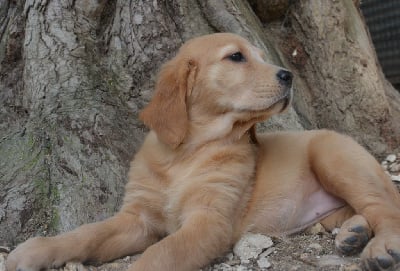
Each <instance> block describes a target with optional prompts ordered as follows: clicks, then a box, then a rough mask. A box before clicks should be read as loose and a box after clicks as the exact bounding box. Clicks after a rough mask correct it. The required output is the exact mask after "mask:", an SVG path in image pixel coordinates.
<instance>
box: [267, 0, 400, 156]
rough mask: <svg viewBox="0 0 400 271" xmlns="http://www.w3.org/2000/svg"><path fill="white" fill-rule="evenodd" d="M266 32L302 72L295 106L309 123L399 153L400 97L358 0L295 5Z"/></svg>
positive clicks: (375, 149)
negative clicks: (378, 55)
mask: <svg viewBox="0 0 400 271" xmlns="http://www.w3.org/2000/svg"><path fill="white" fill-rule="evenodd" d="M265 30H266V33H268V34H269V36H270V37H271V40H274V41H275V43H274V44H275V46H276V47H277V48H280V50H278V52H279V53H280V55H281V56H282V59H283V61H284V63H285V65H286V66H287V67H289V68H290V69H291V70H293V71H294V72H295V73H296V74H297V77H296V84H295V85H296V90H297V91H296V96H295V97H296V98H295V108H296V112H297V113H298V114H299V115H300V116H301V117H302V123H303V124H304V125H306V126H307V127H312V128H330V129H335V130H339V131H342V132H344V133H347V134H350V135H352V136H353V137H355V138H356V139H357V140H358V141H359V142H360V143H361V144H362V145H364V146H365V147H367V148H368V149H369V150H370V151H371V152H373V153H374V154H376V155H382V154H384V153H385V152H388V151H390V150H393V149H396V148H397V149H398V147H399V144H400V114H399V111H398V108H400V98H399V97H400V95H399V93H398V92H397V91H396V90H395V89H394V88H393V87H392V86H391V85H390V84H388V82H387V81H386V80H385V78H384V76H383V74H382V71H381V68H380V65H379V63H378V61H377V58H376V54H375V51H374V49H373V45H372V42H371V39H370V37H369V35H368V31H367V30H366V29H365V24H364V21H363V19H362V17H361V16H360V13H359V10H358V8H357V6H356V5H355V4H354V3H353V2H352V1H349V0H338V1H328V2H326V3H325V2H324V3H322V2H320V1H313V0H311V1H294V2H293V3H292V5H291V7H290V10H289V13H288V15H287V17H286V18H285V20H284V22H278V23H275V24H271V25H266V26H265Z"/></svg>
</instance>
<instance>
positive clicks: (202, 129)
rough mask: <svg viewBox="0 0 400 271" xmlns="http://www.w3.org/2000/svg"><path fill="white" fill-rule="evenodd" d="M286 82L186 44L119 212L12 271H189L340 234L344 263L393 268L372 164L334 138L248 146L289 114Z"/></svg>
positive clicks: (397, 226)
mask: <svg viewBox="0 0 400 271" xmlns="http://www.w3.org/2000/svg"><path fill="white" fill-rule="evenodd" d="M291 86H292V74H291V73H290V72H289V71H287V70H284V69H282V68H279V67H276V66H272V65H269V64H267V63H265V62H264V60H263V56H262V52H261V51H260V50H259V49H257V48H256V47H254V46H252V45H251V44H250V43H249V42H248V41H246V40H245V39H243V38H241V37H239V36H236V35H233V34H227V33H224V34H223V33H221V34H213V35H208V36H203V37H199V38H195V39H192V40H190V41H188V42H187V43H185V44H184V45H183V46H182V48H181V49H180V51H179V53H178V54H177V56H176V57H175V58H173V59H172V60H170V61H169V62H167V63H166V64H165V65H164V66H163V67H162V70H161V72H160V75H159V77H158V82H157V84H156V89H155V93H154V96H153V98H152V100H151V102H150V103H149V105H148V106H147V107H146V108H145V109H144V110H143V112H142V113H141V115H140V118H141V119H142V120H143V121H144V123H145V124H146V125H147V126H148V127H149V128H150V129H151V131H150V132H149V134H148V135H147V137H146V139H145V141H144V143H143V146H142V148H141V149H140V150H139V152H138V153H137V154H136V156H135V158H134V160H133V161H132V163H131V168H130V172H129V177H128V178H129V180H128V183H127V185H126V194H125V199H124V203H123V206H122V207H121V210H120V211H119V212H118V213H117V214H116V215H115V216H113V217H111V218H109V219H107V220H105V221H102V222H98V223H93V224H88V225H84V226H81V227H79V228H77V229H76V230H74V231H72V232H67V233H64V234H61V235H58V236H55V237H38V238H33V239H30V240H28V241H26V242H25V243H23V244H21V245H19V246H18V247H17V248H16V249H15V250H14V251H13V252H12V253H11V254H10V255H9V257H8V259H7V269H8V271H14V270H19V271H36V270H40V269H42V268H50V267H54V266H60V265H62V264H64V263H65V262H67V261H82V262H86V261H97V262H104V261H110V260H112V259H115V258H118V257H122V256H124V255H132V254H134V253H139V252H143V254H142V255H141V257H140V258H139V259H138V260H137V261H136V262H135V263H134V264H133V265H132V266H131V267H130V269H129V270H131V271H146V270H167V271H169V270H197V269H198V268H201V267H202V266H204V265H206V264H208V263H209V262H210V261H211V260H212V259H214V258H215V257H217V256H219V255H221V254H222V253H224V252H226V251H227V250H229V249H230V248H231V247H232V245H233V244H234V243H235V242H236V241H237V240H238V239H239V238H240V237H241V235H242V234H243V233H245V232H258V233H264V234H273V235H280V234H290V233H294V232H297V231H300V230H302V229H304V228H305V227H307V226H309V225H311V224H313V223H315V222H317V221H321V223H323V224H324V225H325V226H326V227H328V228H333V227H336V226H340V225H342V224H343V226H342V228H341V231H340V233H339V234H338V236H337V239H336V245H337V247H338V249H339V250H340V251H342V252H344V253H347V254H350V253H356V252H359V251H361V250H362V259H363V265H364V268H365V269H369V270H381V269H382V270H383V269H386V268H389V267H390V266H393V265H394V264H396V263H397V262H399V261H400V197H399V194H398V192H397V191H396V189H395V188H394V186H393V184H392V183H391V181H390V179H389V178H388V176H386V175H385V173H384V172H383V171H382V169H381V167H380V165H379V164H378V163H377V162H376V161H375V159H374V158H373V157H372V156H371V155H369V154H368V153H367V151H365V150H364V149H363V148H362V147H360V146H359V145H358V144H357V143H355V142H354V141H353V140H351V139H350V138H348V137H346V136H343V135H340V134H337V133H335V132H331V131H326V130H322V131H308V132H280V133H267V134H264V135H256V134H255V129H254V125H255V124H256V123H257V122H260V121H263V120H265V119H267V118H268V117H270V116H271V115H273V114H277V113H280V112H281V111H283V110H285V108H287V107H288V105H289V103H290V99H291Z"/></svg>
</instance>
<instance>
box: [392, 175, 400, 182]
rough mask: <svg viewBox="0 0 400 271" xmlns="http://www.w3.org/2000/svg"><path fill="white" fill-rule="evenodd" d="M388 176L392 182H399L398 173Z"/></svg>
mask: <svg viewBox="0 0 400 271" xmlns="http://www.w3.org/2000/svg"><path fill="white" fill-rule="evenodd" d="M390 178H391V179H392V181H393V182H400V175H391V176H390Z"/></svg>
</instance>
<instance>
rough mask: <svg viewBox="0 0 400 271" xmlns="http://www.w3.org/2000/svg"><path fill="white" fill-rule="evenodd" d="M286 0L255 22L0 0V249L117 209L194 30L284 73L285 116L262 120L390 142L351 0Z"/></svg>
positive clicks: (232, 9)
mask: <svg viewBox="0 0 400 271" xmlns="http://www.w3.org/2000/svg"><path fill="white" fill-rule="evenodd" d="M292 2H296V4H292V5H291V6H289V11H290V12H288V13H287V14H288V15H287V16H286V17H284V19H283V20H284V21H282V22H278V24H269V25H264V26H263V25H262V24H261V23H260V21H259V19H258V18H257V16H256V15H255V14H254V12H253V11H252V9H251V7H250V5H249V4H248V3H247V1H243V0H224V1H211V0H208V1H196V0H175V1H157V0H154V1H139V0H136V1H135V0H109V1H105V0H88V1H72V0H54V1H46V0H26V1H12V0H0V63H1V66H0V153H1V155H0V188H1V189H0V245H14V244H16V243H17V242H19V241H22V240H23V239H25V238H27V237H28V236H32V235H36V234H53V233H56V232H60V231H66V230H69V229H72V228H74V227H76V226H78V225H80V224H82V223H85V222H90V221H94V220H100V219H102V218H104V217H106V216H109V215H111V214H112V213H113V212H115V211H116V210H117V209H118V207H119V206H120V202H121V199H122V193H123V188H124V184H125V181H126V172H127V169H128V166H129V161H130V160H131V158H132V157H133V155H134V153H135V151H136V150H137V148H138V147H139V146H140V143H141V141H142V138H143V136H144V134H145V132H146V129H145V127H144V126H143V125H142V124H141V123H140V122H139V121H138V120H137V113H138V112H139V110H140V109H141V108H142V107H143V106H144V104H146V102H147V101H148V100H149V99H150V97H151V93H152V89H153V85H154V79H155V75H156V73H157V71H158V69H159V67H160V66H161V64H162V63H163V62H165V61H166V60H167V59H169V58H170V57H172V56H173V55H174V54H175V52H176V50H177V49H178V48H179V46H180V45H181V44H182V43H183V42H184V41H185V40H187V39H189V38H191V37H193V36H198V35H202V34H207V33H212V32H216V31H218V32H223V31H228V32H234V33H238V34H240V35H242V36H244V37H246V38H248V39H249V40H251V41H252V42H253V43H254V44H256V45H257V46H258V47H260V48H263V49H264V50H265V52H266V55H267V59H268V60H269V61H270V62H272V63H275V64H277V65H282V61H281V59H282V60H283V61H284V62H285V63H286V65H287V66H290V67H291V68H293V69H294V70H295V71H296V73H297V74H298V78H297V79H296V93H297V94H296V102H295V109H296V111H297V113H296V112H295V110H293V109H292V110H290V111H289V112H288V113H287V114H286V115H282V116H279V117H275V118H274V119H273V120H272V121H270V122H268V124H267V125H262V127H261V128H262V129H303V127H306V128H313V127H329V128H334V129H337V130H341V131H344V132H346V133H349V134H351V135H353V136H355V137H356V138H357V139H358V140H359V141H360V142H361V143H362V144H364V145H365V146H367V147H368V148H369V149H370V150H372V151H373V152H374V153H375V154H381V153H383V152H385V151H388V150H390V148H393V146H395V145H394V143H396V142H398V138H395V137H394V135H396V136H398V134H393V133H394V132H395V131H398V130H395V128H393V127H395V125H397V124H398V121H399V120H400V113H399V111H395V110H392V111H391V110H390V106H391V105H397V106H398V103H399V101H400V98H398V95H397V96H396V95H395V94H394V93H393V92H392V90H391V88H390V87H389V85H388V84H387V82H386V81H385V80H384V79H383V77H382V74H381V72H380V69H379V67H377V65H376V58H375V55H374V52H373V50H372V49H371V46H370V41H369V38H368V36H367V33H366V32H365V31H364V25H363V22H362V20H361V19H360V17H359V14H358V12H357V10H356V9H355V8H354V6H353V4H352V2H351V1H346V0H341V1H330V2H329V3H324V4H321V2H320V1H317V0H309V1H306V0H303V1H292ZM82 3H85V4H82ZM345 3H346V4H345ZM283 22H285V24H283ZM289 23H290V24H289ZM295 49H296V50H297V56H296V58H293V57H292V56H293V51H294V50H295ZM280 58H281V59H280ZM385 91H386V94H387V95H392V96H390V97H391V98H390V102H388V98H387V97H386V96H385ZM390 103H391V104H390ZM398 108H400V107H398ZM396 117H397V119H396ZM396 129H397V128H396ZM391 144H392V145H391ZM395 147H396V146H395Z"/></svg>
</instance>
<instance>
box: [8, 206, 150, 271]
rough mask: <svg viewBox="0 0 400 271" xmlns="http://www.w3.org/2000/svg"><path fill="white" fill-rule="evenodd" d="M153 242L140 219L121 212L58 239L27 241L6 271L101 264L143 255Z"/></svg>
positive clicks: (148, 230)
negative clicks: (73, 263) (124, 257)
mask: <svg viewBox="0 0 400 271" xmlns="http://www.w3.org/2000/svg"><path fill="white" fill-rule="evenodd" d="M156 238H157V237H156V236H155V234H154V233H152V232H151V230H150V229H148V227H147V225H145V223H144V221H142V220H141V218H140V217H139V216H137V215H133V214H129V213H124V212H120V213H118V214H116V215H115V216H113V217H111V218H109V219H107V220H105V221H102V222H98V223H92V224H87V225H83V226H81V227H79V228H77V229H75V230H74V231H71V232H67V233H64V234H61V235H58V236H54V237H37V238H32V239H29V240H28V241H26V242H25V243H22V244H21V245H19V246H18V247H17V248H16V249H15V250H14V251H13V252H11V254H10V255H9V256H8V259H7V263H6V266H7V270H8V271H14V270H19V271H24V270H29V271H37V270H41V269H43V268H51V267H58V266H61V265H63V264H65V263H66V262H68V261H79V262H85V261H99V262H104V261H109V260H112V259H115V258H118V257H121V256H124V255H128V254H133V253H136V252H140V251H143V250H144V249H146V248H147V247H148V246H149V245H151V244H152V243H154V242H155V241H156Z"/></svg>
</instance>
